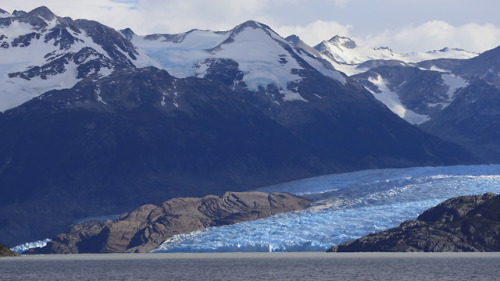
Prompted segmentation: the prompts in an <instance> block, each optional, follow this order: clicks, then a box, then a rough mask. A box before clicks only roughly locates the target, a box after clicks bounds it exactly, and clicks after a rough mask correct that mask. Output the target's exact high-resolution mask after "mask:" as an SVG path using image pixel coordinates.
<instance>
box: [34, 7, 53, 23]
mask: <svg viewBox="0 0 500 281" xmlns="http://www.w3.org/2000/svg"><path fill="white" fill-rule="evenodd" d="M27 16H30V17H35V16H38V17H41V18H43V19H45V20H49V21H50V20H53V19H54V18H55V17H56V15H55V14H54V13H52V11H51V10H50V9H49V8H47V7H45V6H40V7H38V8H36V9H33V10H31V11H30V12H29V13H27Z"/></svg>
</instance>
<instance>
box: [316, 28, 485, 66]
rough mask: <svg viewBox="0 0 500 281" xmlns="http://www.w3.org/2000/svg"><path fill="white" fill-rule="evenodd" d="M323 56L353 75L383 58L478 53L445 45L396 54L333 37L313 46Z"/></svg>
mask: <svg viewBox="0 0 500 281" xmlns="http://www.w3.org/2000/svg"><path fill="white" fill-rule="evenodd" d="M314 49H316V50H317V51H318V52H319V53H321V56H322V57H323V58H324V59H326V60H327V61H329V62H330V63H331V64H332V65H333V66H334V67H335V68H336V69H338V70H340V71H342V72H344V73H346V74H347V75H354V74H358V73H361V72H364V71H367V70H368V68H367V67H366V66H367V65H368V64H370V62H377V61H381V60H385V61H392V64H394V63H396V62H397V61H399V62H400V64H407V63H417V62H422V61H427V60H433V59H441V58H449V59H469V58H472V57H475V56H477V55H478V54H476V53H472V52H468V51H465V50H462V49H456V48H443V49H440V50H435V51H428V52H412V53H397V52H394V51H393V50H391V49H390V48H389V47H374V46H364V45H360V44H357V43H356V42H355V41H354V40H352V39H350V38H347V37H342V36H334V37H332V38H331V39H330V40H327V41H323V42H321V43H320V44H318V45H316V46H315V47H314Z"/></svg>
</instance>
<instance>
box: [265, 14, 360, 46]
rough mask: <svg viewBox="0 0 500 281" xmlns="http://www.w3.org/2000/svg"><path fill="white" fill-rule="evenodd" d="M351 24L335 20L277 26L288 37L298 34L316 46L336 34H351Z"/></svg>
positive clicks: (280, 32)
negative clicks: (302, 24) (303, 24)
mask: <svg viewBox="0 0 500 281" xmlns="http://www.w3.org/2000/svg"><path fill="white" fill-rule="evenodd" d="M351 29H352V26H351V25H343V24H340V23H338V22H335V21H320V20H318V21H315V22H312V23H309V24H307V25H305V26H299V25H296V26H288V25H283V26H277V27H276V28H275V30H276V32H278V33H279V34H280V35H282V36H284V37H286V36H289V35H292V34H295V35H298V36H299V37H300V39H302V41H304V42H306V43H307V44H309V45H311V46H315V45H317V44H318V43H320V42H321V41H324V40H328V39H330V38H332V37H333V36H335V35H341V36H349V31H350V30H351Z"/></svg>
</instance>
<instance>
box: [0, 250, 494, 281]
mask: <svg viewBox="0 0 500 281" xmlns="http://www.w3.org/2000/svg"><path fill="white" fill-rule="evenodd" d="M0 279H1V280H41V281H44V280H468V281H469V280H500V253H481V254H478V253H474V254H473V253H453V254H451V253H444V254H443V253H441V254H432V253H425V254H422V253H419V254H415V253H398V254H394V253H392V254H385V253H375V254H366V253H364V254H363V253H361V254H359V253H358V254H338V253H225V254H113V255H67V256H31V257H30V256H24V257H14V258H0Z"/></svg>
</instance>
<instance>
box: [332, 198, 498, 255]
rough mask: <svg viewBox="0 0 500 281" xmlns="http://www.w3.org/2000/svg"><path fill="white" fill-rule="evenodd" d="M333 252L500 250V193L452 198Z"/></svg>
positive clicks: (339, 246) (336, 247)
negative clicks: (398, 224)
mask: <svg viewBox="0 0 500 281" xmlns="http://www.w3.org/2000/svg"><path fill="white" fill-rule="evenodd" d="M329 251H330V252H490V251H500V195H495V194H492V193H486V194H484V195H478V196H462V197H456V198H452V199H449V200H447V201H445V202H443V203H441V204H439V205H437V206H436V207H433V208H431V209H429V210H427V211H425V212H424V213H423V214H421V215H420V216H419V217H418V218H417V220H408V221H405V222H404V223H402V224H401V225H400V226H399V227H396V228H392V229H389V230H386V231H383V232H379V233H375V234H371V235H368V236H365V237H362V238H360V239H357V240H354V241H350V242H346V243H343V244H340V245H338V246H335V247H332V248H331V249H330V250H329Z"/></svg>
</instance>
